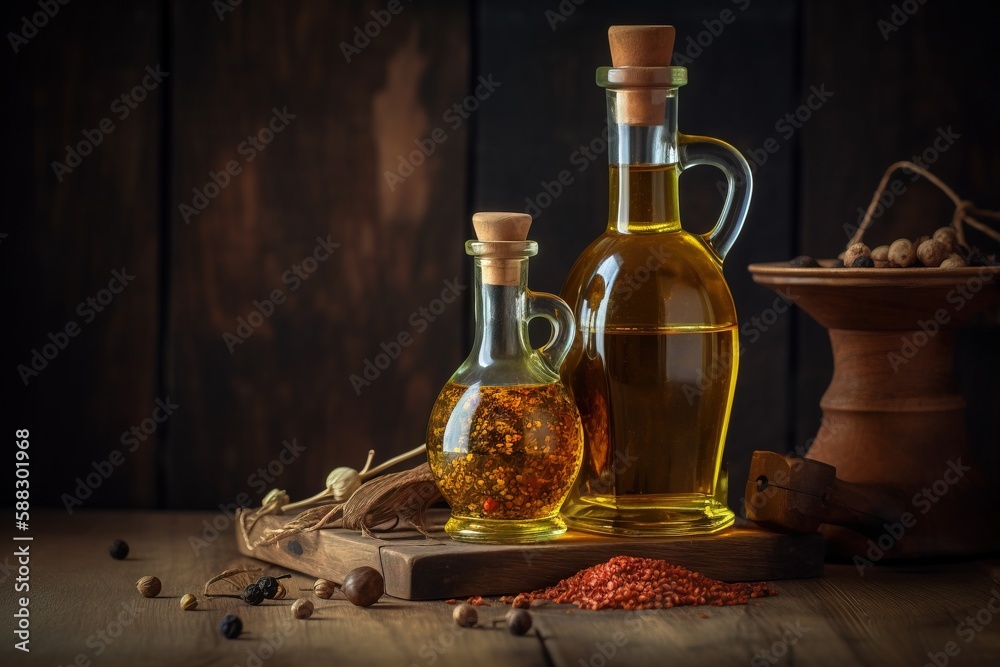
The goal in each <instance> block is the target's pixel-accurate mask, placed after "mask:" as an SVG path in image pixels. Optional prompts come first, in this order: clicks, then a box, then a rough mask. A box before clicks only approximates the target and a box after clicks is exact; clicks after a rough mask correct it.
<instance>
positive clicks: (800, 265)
mask: <svg viewBox="0 0 1000 667" xmlns="http://www.w3.org/2000/svg"><path fill="white" fill-rule="evenodd" d="M788 263H789V265H791V266H794V267H795V268H797V269H815V268H818V267H819V262H817V261H816V260H815V259H813V258H812V257H810V256H809V255H799V256H798V257H796V258H795V259H793V260H792V261H790V262H788Z"/></svg>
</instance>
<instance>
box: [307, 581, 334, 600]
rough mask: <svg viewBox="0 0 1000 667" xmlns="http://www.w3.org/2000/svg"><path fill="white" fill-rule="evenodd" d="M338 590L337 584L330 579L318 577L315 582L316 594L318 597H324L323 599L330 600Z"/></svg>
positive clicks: (314, 589)
mask: <svg viewBox="0 0 1000 667" xmlns="http://www.w3.org/2000/svg"><path fill="white" fill-rule="evenodd" d="M336 592H337V584H335V583H333V582H332V581H330V580H329V579H317V580H316V583H315V584H313V593H315V594H316V597H318V598H322V599H323V600H329V599H330V598H332V597H333V594H334V593H336Z"/></svg>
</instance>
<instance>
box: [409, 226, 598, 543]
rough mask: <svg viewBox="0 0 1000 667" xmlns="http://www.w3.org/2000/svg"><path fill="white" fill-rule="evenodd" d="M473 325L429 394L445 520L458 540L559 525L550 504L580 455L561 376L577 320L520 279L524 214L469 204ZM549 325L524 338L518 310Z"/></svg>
mask: <svg viewBox="0 0 1000 667" xmlns="http://www.w3.org/2000/svg"><path fill="white" fill-rule="evenodd" d="M473 224H474V225H475V228H476V234H477V236H478V240H475V241H469V242H468V243H466V246H465V247H466V252H468V254H470V255H472V256H473V257H474V258H475V299H476V335H475V341H474V343H473V346H472V351H471V353H470V354H469V356H468V358H467V359H466V360H465V362H464V363H462V365H461V366H460V367H459V368H458V370H457V371H455V374H454V375H452V377H451V379H450V380H448V383H447V384H445V386H444V388H443V389H442V390H441V393H440V394H439V395H438V398H437V401H436V402H435V403H434V408H433V410H432V411H431V416H430V420H429V423H428V425H427V456H428V460H429V462H430V467H431V471H432V472H433V474H434V477H435V480H436V481H437V485H438V488H440V490H441V494H442V495H443V496H444V497H445V499H446V500H447V501H448V502H449V503H450V504H451V519H450V520H449V521H448V523H447V525H446V526H445V530H446V531H447V532H448V534H449V535H451V536H452V537H453V538H454V539H456V540H463V541H468V542H534V541H538V540H545V539H549V538H552V537H555V536H556V535H559V534H561V533H563V532H565V531H566V524H565V523H563V521H562V519H560V518H559V508H560V506H561V505H562V504H563V501H564V500H565V499H566V496H567V495H568V494H569V490H570V487H571V486H572V484H573V482H574V480H575V479H576V475H577V472H578V471H579V469H580V462H581V460H582V456H583V431H582V427H581V425H580V415H579V413H578V411H577V408H576V405H575V403H574V402H573V399H572V397H571V396H570V394H569V392H568V391H567V390H566V388H565V387H564V386H563V384H562V382H561V380H560V378H559V370H560V367H561V365H562V363H563V360H564V359H565V358H566V354H567V353H568V352H569V349H570V345H571V344H572V341H573V336H574V334H575V332H576V327H575V324H574V317H573V313H572V311H571V310H570V308H569V306H568V305H566V302H565V301H563V300H562V299H560V298H559V297H557V296H554V295H551V294H542V293H536V292H531V291H530V290H528V286H527V281H528V258H529V257H531V256H532V255H534V254H536V253H537V252H538V244H537V243H535V242H534V241H527V240H525V239H526V238H527V234H528V228H529V227H530V225H531V216H529V215H525V214H523V213H477V214H475V216H474V217H473ZM535 317H543V318H545V319H546V320H548V321H549V322H550V323H551V325H552V337H551V338H550V340H549V342H548V343H547V344H546V345H544V346H543V347H542V348H540V349H537V350H536V349H532V347H531V345H530V343H529V339H528V321H529V320H531V319H532V318H535Z"/></svg>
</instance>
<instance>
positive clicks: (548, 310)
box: [527, 291, 576, 373]
mask: <svg viewBox="0 0 1000 667" xmlns="http://www.w3.org/2000/svg"><path fill="white" fill-rule="evenodd" d="M527 315H528V320H532V319H534V318H536V317H544V318H545V319H546V320H548V322H549V324H551V325H552V335H551V336H550V337H549V340H548V342H547V343H545V345H543V346H541V347H540V348H538V353H539V354H541V355H542V357H543V358H544V359H545V361H547V362H548V364H549V366H551V367H552V370H554V371H555V372H556V373H558V372H559V367H560V366H562V364H563V361H565V360H566V355H567V354H569V349H570V347H571V346H572V345H573V337H574V336H575V335H576V316H575V315H573V310H572V309H571V308H570V307H569V304H568V303H566V302H565V301H563V300H562V299H560V298H559V297H557V296H556V295H555V294H546V293H545V292H531V291H529V292H528V313H527Z"/></svg>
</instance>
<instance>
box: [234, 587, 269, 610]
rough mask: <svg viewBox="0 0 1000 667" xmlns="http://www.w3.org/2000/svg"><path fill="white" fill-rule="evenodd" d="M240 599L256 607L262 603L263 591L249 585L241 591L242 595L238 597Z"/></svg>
mask: <svg viewBox="0 0 1000 667" xmlns="http://www.w3.org/2000/svg"><path fill="white" fill-rule="evenodd" d="M240 597H241V598H243V601H244V602H246V603H247V604H251V605H254V606H257V605H259V604H260V603H261V602H263V601H264V597H265V595H264V590H263V589H262V588H261V587H260V586H258V585H257V584H250V585H249V586H247V587H246V588H244V589H243V594H242V595H240Z"/></svg>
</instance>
